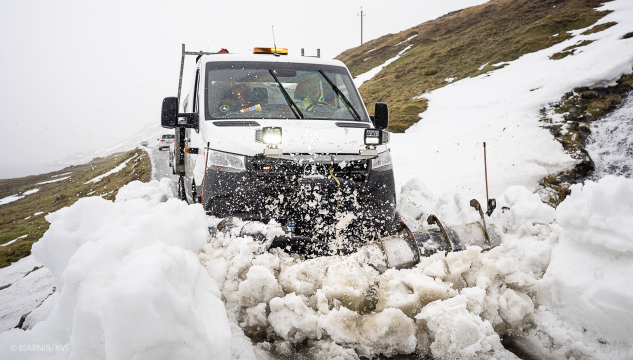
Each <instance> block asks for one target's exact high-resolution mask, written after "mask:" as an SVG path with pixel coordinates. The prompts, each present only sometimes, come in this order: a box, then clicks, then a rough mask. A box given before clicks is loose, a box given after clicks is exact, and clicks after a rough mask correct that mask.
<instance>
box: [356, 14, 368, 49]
mask: <svg viewBox="0 0 633 360" xmlns="http://www.w3.org/2000/svg"><path fill="white" fill-rule="evenodd" d="M356 15H358V16H360V44H361V45H363V17H365V16H367V15H363V7H362V6H361V7H360V14H356Z"/></svg>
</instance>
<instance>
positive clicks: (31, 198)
mask: <svg viewBox="0 0 633 360" xmlns="http://www.w3.org/2000/svg"><path fill="white" fill-rule="evenodd" d="M133 157H134V160H131V161H129V162H128V163H127V165H126V166H125V167H124V168H123V169H122V170H121V171H119V172H117V173H115V174H112V175H110V176H107V177H105V178H104V179H102V180H101V181H99V182H97V183H88V184H86V182H87V181H89V180H91V179H93V178H95V177H97V176H99V175H101V174H104V173H106V172H108V171H109V170H111V169H113V168H114V167H116V166H117V165H119V164H121V163H122V162H124V161H125V160H127V159H130V158H133ZM65 173H70V174H68V175H63V176H58V177H57V178H65V177H66V176H70V178H68V179H65V180H61V181H58V182H54V183H50V184H42V185H37V183H40V182H44V181H49V180H52V179H55V178H54V177H53V176H54V175H60V174H65ZM150 176H151V164H150V160H149V155H148V154H147V153H146V152H145V151H144V150H142V149H136V150H132V151H129V152H126V153H119V154H114V155H112V156H108V157H106V158H97V159H94V160H92V161H91V162H89V163H87V164H84V165H79V166H70V167H67V168H65V169H63V170H59V171H55V172H52V173H48V174H41V175H33V176H27V177H23V178H17V179H5V180H0V198H4V197H6V196H10V195H16V194H20V195H21V194H23V193H24V192H25V191H28V190H32V189H39V191H38V192H37V193H35V194H31V195H28V196H26V197H24V198H22V199H19V200H17V201H14V202H11V203H8V204H5V205H0V245H2V244H6V243H8V242H10V241H11V240H14V239H17V238H18V237H20V236H23V235H28V236H27V237H26V238H23V239H19V240H17V241H16V242H14V243H12V244H10V245H7V246H0V268H3V267H5V266H8V265H10V264H11V263H12V262H16V261H18V260H19V259H21V258H23V257H25V256H28V255H30V254H31V246H32V245H33V243H35V242H36V241H38V240H39V239H40V238H41V237H42V236H43V235H44V232H46V230H48V226H49V225H50V224H49V223H48V222H47V221H46V219H45V218H44V217H45V216H46V215H47V214H49V213H51V212H54V211H57V210H59V209H61V208H63V207H66V206H70V205H72V204H74V203H75V202H76V201H77V200H79V199H81V198H82V197H87V196H102V197H103V198H105V199H107V200H114V198H115V196H116V194H117V192H118V190H119V189H120V188H121V187H122V186H123V185H125V184H127V183H129V182H130V181H133V180H141V181H145V182H147V181H149V180H150ZM58 196H59V199H58V200H57V201H55V198H57V197H58ZM37 212H43V213H42V214H39V215H34V214H35V213H37Z"/></svg>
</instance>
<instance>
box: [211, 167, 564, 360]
mask: <svg viewBox="0 0 633 360" xmlns="http://www.w3.org/2000/svg"><path fill="white" fill-rule="evenodd" d="M400 197H401V199H402V200H403V201H401V203H400V205H399V211H400V213H401V214H402V216H403V218H405V217H406V218H407V219H408V220H407V221H410V223H411V224H413V226H414V227H417V228H425V227H427V226H428V224H426V221H425V219H426V217H425V216H422V215H421V214H423V215H428V214H431V213H432V214H436V215H438V216H440V218H442V217H441V216H444V219H446V220H447V223H463V222H470V221H476V220H477V219H478V216H479V215H478V213H477V212H476V211H475V210H474V209H473V208H472V207H470V204H469V201H467V200H469V199H467V197H465V196H464V195H460V194H458V195H451V196H448V195H439V196H438V195H435V194H433V193H431V192H430V191H429V190H428V188H427V187H426V186H425V185H424V184H423V183H422V182H420V181H419V180H415V179H414V180H411V181H409V182H408V183H407V184H406V185H405V186H403V187H402V189H401V194H400ZM500 202H501V203H503V204H504V205H507V206H509V207H510V210H506V211H505V212H501V211H499V212H497V213H495V215H494V216H493V217H492V218H487V221H490V222H495V223H496V224H497V225H498V226H500V227H501V224H506V225H507V226H506V228H507V229H509V230H508V233H507V234H504V242H503V244H502V245H501V246H499V247H497V248H495V249H492V250H491V251H488V252H482V250H481V249H480V248H479V247H470V248H468V249H467V250H466V251H461V252H454V253H448V254H446V253H443V252H441V253H437V254H435V255H433V256H431V257H429V258H424V259H422V261H421V262H420V263H419V264H418V265H417V266H415V267H414V268H411V269H402V270H395V269H390V270H387V271H385V272H384V273H380V272H379V271H378V270H377V269H375V268H374V267H372V266H370V265H368V264H370V263H371V261H370V259H371V258H372V256H376V255H377V254H374V253H372V252H371V251H373V250H371V249H370V248H364V249H362V250H361V251H359V252H357V253H355V254H353V255H350V256H329V257H321V258H316V259H308V260H306V259H304V258H302V257H300V256H297V255H289V254H287V253H286V252H284V251H282V250H279V249H273V250H270V251H268V252H265V251H264V248H263V247H262V245H260V244H259V243H258V242H256V241H254V240H253V239H252V238H250V237H248V236H244V237H240V236H239V231H240V228H241V226H242V225H243V224H244V223H239V224H237V225H238V226H237V227H235V228H233V229H231V230H225V232H217V233H215V235H213V236H212V239H211V241H210V243H209V244H207V245H205V246H204V247H203V249H202V251H201V252H200V253H199V259H200V261H201V263H202V264H203V265H204V266H205V267H206V268H207V271H208V272H209V274H210V275H211V277H213V278H214V279H215V280H216V281H217V282H218V285H219V288H220V291H221V293H222V295H223V296H222V297H223V299H224V301H225V305H226V308H227V312H228V316H229V319H230V321H232V322H235V323H236V324H239V326H240V327H241V328H242V329H243V331H244V333H245V334H246V335H248V336H249V337H251V338H252V339H255V340H256V341H258V342H259V344H258V347H257V348H258V349H264V350H266V351H269V352H271V353H273V354H275V355H289V354H301V353H310V354H315V353H319V352H322V353H324V354H330V356H334V355H332V354H334V353H338V352H340V351H343V350H344V352H342V353H341V354H344V355H340V356H341V358H345V359H348V358H349V359H357V358H358V356H366V357H372V356H375V355H378V354H383V355H385V356H393V355H396V354H412V353H417V354H420V355H424V356H431V357H433V358H453V357H455V358H464V359H474V358H482V359H492V358H496V359H515V358H516V357H515V356H514V355H513V354H512V353H510V352H508V351H507V350H505V348H504V347H503V346H502V344H501V336H511V335H513V334H521V333H523V332H524V330H526V329H529V328H531V327H532V326H533V325H532V324H533V323H534V321H535V316H536V315H535V314H536V311H537V309H536V305H535V301H534V299H533V291H534V288H535V284H536V283H537V282H538V281H539V279H541V277H542V276H543V274H544V273H545V270H546V269H547V266H548V265H549V253H550V252H551V250H552V249H553V248H554V246H555V245H556V244H557V243H558V238H559V236H560V233H561V231H562V229H561V228H560V227H559V226H557V225H556V224H553V223H551V222H552V221H553V220H554V209H552V208H551V207H549V206H547V205H545V204H543V203H542V202H541V201H540V198H539V197H538V195H534V194H532V193H531V192H530V191H528V190H527V189H525V188H524V187H516V188H511V189H508V191H507V193H506V194H504V195H503V196H502V198H501V199H500ZM451 214H452V215H451ZM218 221H219V219H215V218H210V219H209V225H210V226H213V225H216V224H217V223H218ZM275 229H277V230H278V225H276V224H269V225H268V230H267V231H268V233H269V234H271V233H273V232H274V231H275ZM545 255H546V256H545ZM325 349H328V350H325ZM328 351H333V353H328Z"/></svg>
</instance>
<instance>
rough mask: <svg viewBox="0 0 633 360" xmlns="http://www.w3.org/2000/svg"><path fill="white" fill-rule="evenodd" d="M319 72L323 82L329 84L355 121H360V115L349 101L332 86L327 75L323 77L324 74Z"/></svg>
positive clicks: (321, 71)
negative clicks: (323, 79) (325, 81)
mask: <svg viewBox="0 0 633 360" xmlns="http://www.w3.org/2000/svg"><path fill="white" fill-rule="evenodd" d="M319 72H320V73H321V75H323V77H324V78H325V80H327V82H328V83H329V84H330V86H331V87H332V90H334V92H335V93H336V95H338V96H339V97H340V98H341V100H343V103H344V104H345V106H347V110H348V111H349V112H350V113H351V114H352V115H354V118H355V119H356V121H361V120H360V115H358V112H356V109H354V107H353V106H352V104H351V103H350V102H349V100H347V98H346V97H345V95H344V94H343V93H342V92H341V90H340V89H339V88H338V87H337V86H336V85H334V83H333V82H332V80H330V78H329V77H327V75H325V73H324V72H323V70H319Z"/></svg>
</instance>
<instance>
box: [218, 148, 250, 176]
mask: <svg viewBox="0 0 633 360" xmlns="http://www.w3.org/2000/svg"><path fill="white" fill-rule="evenodd" d="M209 167H210V168H211V169H213V170H216V171H226V172H240V171H245V170H246V166H245V165H244V156H240V155H232V154H227V153H223V152H220V151H215V150H209Z"/></svg>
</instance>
